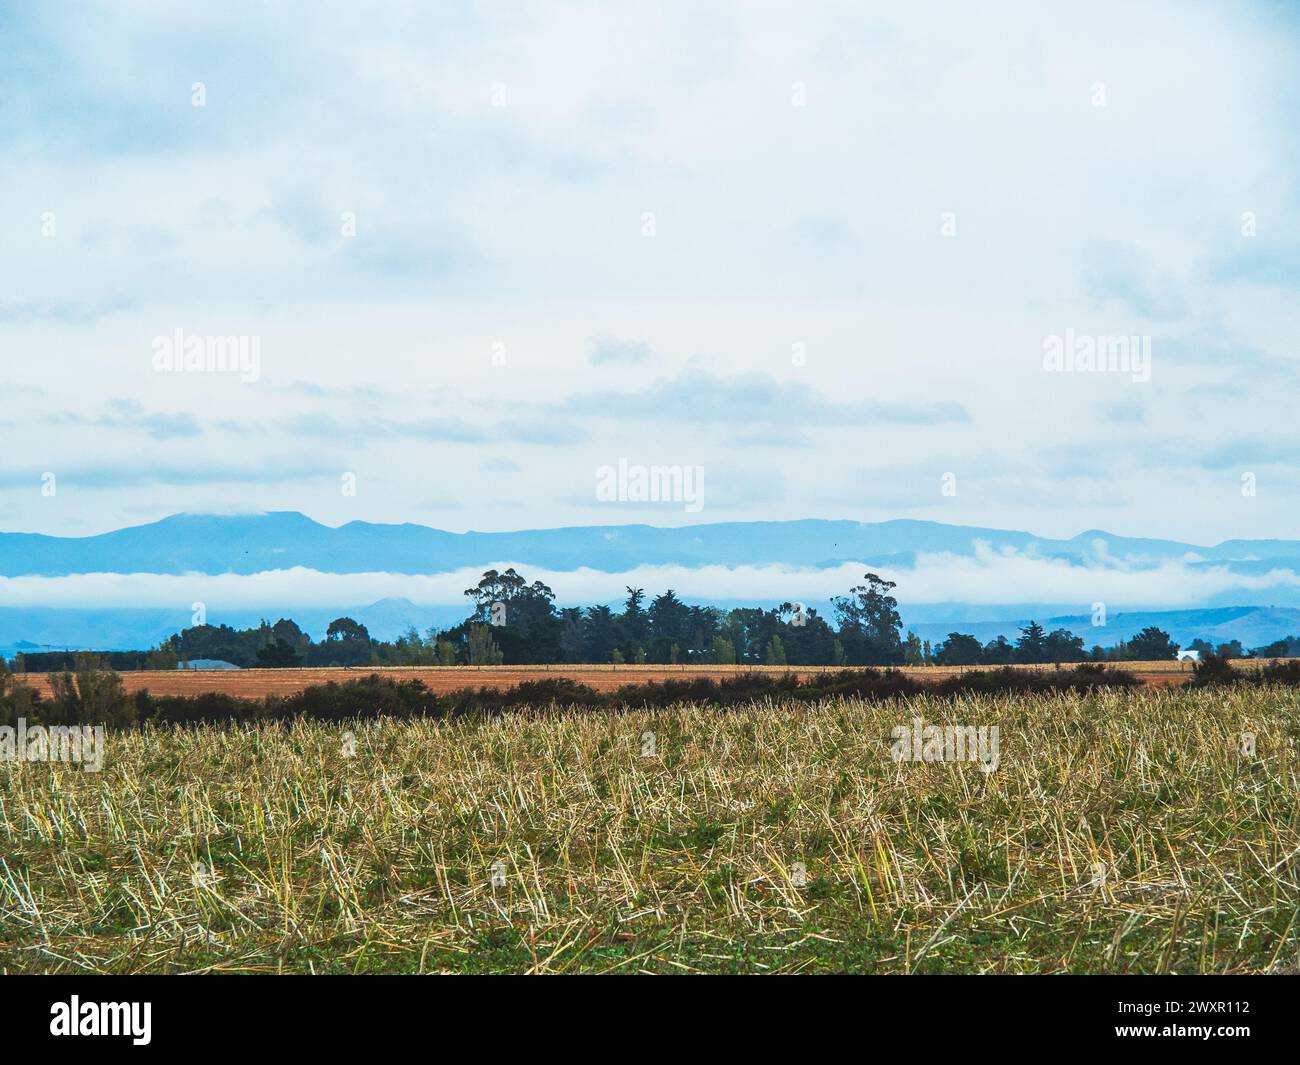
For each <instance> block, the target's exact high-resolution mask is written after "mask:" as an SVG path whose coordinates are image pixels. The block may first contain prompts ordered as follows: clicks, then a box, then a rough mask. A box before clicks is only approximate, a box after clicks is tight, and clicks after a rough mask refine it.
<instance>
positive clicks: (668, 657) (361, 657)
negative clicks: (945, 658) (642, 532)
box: [149, 569, 919, 668]
mask: <svg viewBox="0 0 1300 1065" xmlns="http://www.w3.org/2000/svg"><path fill="white" fill-rule="evenodd" d="M893 588H894V584H893V582H892V581H886V580H884V579H882V578H881V577H878V576H877V575H876V574H874V573H868V574H866V575H865V577H864V583H863V584H861V585H857V586H855V587H853V588H851V589H850V590H849V594H848V595H846V596H842V597H840V598H837V599H835V600H833V603H834V613H835V626H834V627H832V625H831V624H830V622H828V621H827V620H826V619H825V618H823V617H822V616H821V615H819V614H818V612H817V611H816V610H815V609H812V608H807V609H805V608H804V607H803V606H801V605H800V604H797V603H783V604H781V605H780V606H778V607H775V608H773V609H770V610H763V609H761V608H756V607H755V608H738V609H732V610H723V609H720V608H718V607H711V606H690V605H687V604H686V603H683V602H682V601H681V599H679V598H678V596H677V594H676V592H674V591H673V590H672V589H669V590H668V591H666V592H663V593H662V594H661V595H658V596H654V597H653V598H651V597H648V596H647V594H646V592H645V590H644V589H642V588H628V589H627V597H626V598H625V599H624V601H623V603H622V609H621V610H615V609H611V608H610V607H609V606H594V607H588V608H586V609H583V608H581V607H566V608H563V609H557V608H556V606H555V593H554V592H553V591H552V590H551V589H550V588H549V587H547V586H546V585H545V584H543V583H542V582H541V581H533V582H532V583H529V582H528V581H527V580H526V579H525V578H524V577H523V576H521V575H520V574H519V573H517V572H516V571H515V570H514V569H507V570H505V571H504V572H498V571H496V570H488V571H487V572H486V573H484V574H483V577H482V579H481V580H480V581H479V582H478V584H476V585H475V586H474V587H473V588H467V589H466V590H465V595H466V596H467V597H468V599H469V600H470V604H471V606H470V613H469V616H468V617H467V618H466V619H465V620H464V621H463V622H461V623H460V624H459V625H456V626H453V627H452V628H449V629H444V630H441V631H439V630H437V629H429V630H428V631H427V632H425V633H423V634H421V633H420V632H419V631H418V630H416V629H415V628H414V627H412V628H410V629H408V630H407V631H406V632H405V633H404V634H403V635H402V636H400V637H399V638H398V639H396V640H393V641H382V640H376V639H375V638H373V637H372V636H371V635H370V633H369V632H368V631H367V630H366V627H365V626H364V625H362V624H360V623H359V622H357V621H356V620H354V619H352V618H338V619H337V620H335V621H333V622H331V624H330V626H329V630H328V632H327V633H326V637H325V639H324V640H323V641H320V642H319V643H317V642H314V641H313V640H312V639H311V637H310V636H308V635H307V633H305V632H303V631H302V629H301V628H299V626H298V625H297V624H296V623H295V622H293V621H291V620H288V619H285V618H282V619H281V620H279V621H277V622H276V623H275V624H270V623H269V622H265V621H264V622H263V623H262V624H261V625H260V626H258V627H257V628H253V629H243V630H237V629H233V628H231V627H229V626H227V625H220V626H214V625H201V626H196V627H194V628H189V629H185V630H184V631H182V632H180V633H178V634H177V635H175V636H173V637H171V639H170V640H168V641H167V642H166V643H164V644H163V645H162V647H160V648H159V649H157V650H156V651H154V652H150V654H149V661H150V662H151V663H152V664H153V665H152V668H174V666H175V665H176V664H178V663H184V662H192V661H195V660H198V659H219V660H222V661H226V662H231V663H233V664H234V665H237V666H245V667H248V666H261V667H276V666H279V667H286V666H370V665H407V666H418V665H456V664H468V665H498V664H507V665H525V664H534V663H537V664H540V663H547V662H556V663H559V662H602V663H603V662H613V663H615V664H618V663H622V662H628V663H633V662H634V663H656V664H659V663H662V664H673V665H675V664H678V663H717V664H722V665H732V664H736V665H745V664H767V665H778V666H779V665H791V666H796V665H832V666H833V665H878V666H886V665H897V664H901V663H903V662H905V661H910V660H911V656H910V653H909V646H908V645H906V644H904V642H903V640H902V638H901V636H900V632H901V629H902V619H901V618H900V616H899V613H898V601H897V600H896V599H895V598H894V597H893V596H892V595H891V594H890V592H891V591H892V590H893ZM913 639H914V638H913ZM917 646H918V647H919V643H918V644H917Z"/></svg>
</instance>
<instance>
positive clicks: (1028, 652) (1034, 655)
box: [1016, 621, 1047, 662]
mask: <svg viewBox="0 0 1300 1065" xmlns="http://www.w3.org/2000/svg"><path fill="white" fill-rule="evenodd" d="M1046 638H1047V633H1046V632H1044V631H1043V626H1041V625H1040V624H1038V622H1036V621H1031V622H1030V623H1029V624H1028V625H1026V626H1025V627H1024V628H1023V629H1021V630H1020V639H1018V640H1016V661H1017V662H1045V661H1047V659H1046V657H1045V654H1044V650H1043V642H1044V640H1045V639H1046Z"/></svg>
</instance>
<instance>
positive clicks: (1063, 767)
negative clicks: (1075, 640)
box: [0, 688, 1300, 973]
mask: <svg viewBox="0 0 1300 1065" xmlns="http://www.w3.org/2000/svg"><path fill="white" fill-rule="evenodd" d="M917 717H919V718H922V719H923V720H924V722H925V723H926V724H938V725H942V724H945V723H947V724H958V725H970V726H979V725H986V726H993V725H996V726H998V728H999V730H1000V760H999V765H998V768H997V769H996V770H995V771H993V772H988V773H986V772H983V771H982V770H981V767H980V765H979V764H978V763H973V762H961V763H951V762H949V763H944V762H938V763H926V762H896V761H894V760H892V759H891V757H890V746H891V730H892V729H894V728H895V727H896V726H900V725H902V726H910V725H911V723H912V721H913V719H914V718H917ZM351 732H352V734H351V735H349V729H348V726H346V725H344V726H341V727H334V726H330V725H324V724H319V723H306V722H299V723H297V724H293V725H259V726H256V727H251V728H248V729H239V728H230V729H222V728H210V727H203V728H191V729H176V730H161V731H159V730H151V729H146V730H143V731H138V732H137V731H128V732H122V733H120V734H111V735H110V736H109V737H108V755H107V761H106V764H105V768H104V770H103V772H102V773H99V774H94V773H86V772H82V771H81V770H80V769H79V768H76V767H73V766H66V765H49V764H39V763H32V764H25V765H24V764H14V763H4V764H0V971H4V972H8V973H13V972H33V971H40V972H159V971H162V972H209V971H217V972H231V973H236V972H483V971H489V972H533V973H541V972H624V973H627V972H638V971H649V972H662V973H669V972H699V971H715V972H716V971H722V972H735V971H746V972H818V971H845V970H848V971H866V972H887V973H914V972H1117V973H1154V972H1177V973H1246V972H1276V971H1282V970H1284V969H1290V968H1293V967H1294V966H1295V964H1296V955H1297V912H1298V904H1300V884H1297V876H1298V875H1300V816H1298V813H1297V796H1298V795H1300V778H1298V775H1297V768H1298V760H1297V752H1296V744H1297V741H1300V694H1298V693H1297V692H1296V690H1295V689H1282V688H1277V689H1274V688H1252V689H1230V690H1226V691H1223V690H1220V691H1194V690H1178V689H1162V690H1146V691H1138V692H1118V691H1112V692H1099V693H1096V694H1089V695H1061V696H1046V697H1025V696H1010V697H989V696H981V697H972V698H961V699H957V700H936V699H931V698H929V697H919V698H917V699H915V700H911V701H907V702H895V701H891V702H886V703H867V702H863V701H858V700H830V701H828V702H825V703H822V704H818V705H814V706H798V705H781V704H779V703H766V704H760V705H756V706H752V707H746V708H744V709H740V710H733V711H729V712H718V711H716V710H711V709H709V708H706V707H694V706H681V707H675V708H671V709H668V710H661V711H629V712H626V713H616V714H578V713H572V712H562V711H556V710H554V709H551V710H543V709H539V710H537V711H535V712H531V713H517V714H508V715H504V716H502V717H499V718H496V719H493V720H473V719H470V720H452V721H404V722H391V721H377V722H369V723H363V724H358V725H355V726H352V729H351ZM1243 734H1249V735H1250V736H1251V737H1253V740H1252V742H1253V744H1254V747H1253V753H1244V750H1245V748H1247V747H1248V746H1249V744H1247V743H1246V741H1245V740H1244V738H1243Z"/></svg>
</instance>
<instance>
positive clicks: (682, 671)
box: [19, 660, 1259, 699]
mask: <svg viewBox="0 0 1300 1065" xmlns="http://www.w3.org/2000/svg"><path fill="white" fill-rule="evenodd" d="M1249 664H1250V665H1252V666H1254V665H1258V664H1259V663H1258V661H1256V660H1251V662H1250V663H1249ZM1118 665H1119V667H1120V668H1122V669H1124V670H1126V671H1127V672H1131V673H1134V674H1136V675H1137V676H1138V677H1139V678H1140V679H1141V680H1142V681H1143V683H1145V684H1146V685H1148V686H1154V687H1163V686H1166V685H1170V684H1181V683H1182V682H1183V681H1185V680H1187V679H1188V678H1189V677H1191V675H1192V669H1191V666H1190V665H1189V664H1188V663H1184V662H1172V661H1171V662H1121V663H1118ZM840 668H841V667H838V666H753V665H746V666H743V667H737V666H651V665H646V666H638V665H621V666H617V667H616V666H607V665H606V666H602V665H555V666H357V667H355V668H341V667H331V668H324V669H241V670H140V671H126V672H123V673H122V674H121V677H122V682H123V685H124V687H125V688H126V690H127V692H128V693H131V694H134V693H135V692H137V691H141V690H148V691H149V692H151V693H152V694H154V695H199V694H202V693H204V692H224V693H225V694H227V695H237V696H243V697H245V698H249V699H260V698H264V697H265V696H267V695H293V694H295V693H297V692H300V691H303V690H304V689H306V688H308V687H311V686H313V685H317V684H327V683H328V682H330V681H336V682H338V683H345V682H347V681H350V680H356V679H357V678H359V677H367V676H370V675H371V674H372V673H377V674H379V675H380V676H384V677H392V678H393V679H395V680H410V679H413V678H418V679H419V680H420V681H422V682H423V683H424V684H425V685H426V686H427V687H428V688H429V689H430V690H431V691H433V692H436V693H438V694H445V693H446V692H451V691H458V690H461V689H464V688H479V687H484V686H486V687H489V688H512V687H514V686H515V685H516V684H519V683H520V682H521V681H525V680H539V679H542V678H545V677H566V678H569V679H572V680H576V681H579V682H580V683H582V684H586V685H589V686H590V687H592V688H595V689H596V690H597V691H614V690H615V689H617V688H619V687H622V686H623V685H625V684H645V683H646V682H647V681H664V680H682V679H683V678H686V679H690V678H693V677H711V678H713V679H715V680H721V679H723V678H725V677H734V676H735V675H736V674H737V673H771V674H778V675H779V674H783V673H794V674H796V675H798V676H800V677H810V676H814V675H816V674H818V673H826V672H836V671H838V670H839V669H840ZM900 668H901V671H902V672H903V673H906V674H908V675H909V676H913V677H917V678H919V679H929V680H940V679H942V678H944V677H951V676H955V675H957V674H959V673H962V672H971V671H972V670H980V669H995V668H998V667H995V666H903V667H900ZM1014 668H1017V669H1040V670H1050V669H1052V668H1053V667H1052V666H1050V665H1048V666H1016V667H1014ZM19 679H20V680H21V681H22V682H23V683H26V684H30V685H31V686H33V687H35V688H38V689H40V691H41V692H42V693H43V694H45V695H50V694H51V691H52V689H51V687H50V674H48V673H28V674H20V675H19Z"/></svg>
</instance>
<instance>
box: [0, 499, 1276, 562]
mask: <svg viewBox="0 0 1300 1065" xmlns="http://www.w3.org/2000/svg"><path fill="white" fill-rule="evenodd" d="M977 541H979V542H982V543H985V544H988V545H989V547H991V548H992V550H994V551H1003V550H1006V549H1012V550H1015V551H1021V552H1024V551H1033V552H1035V553H1036V554H1037V555H1038V556H1039V557H1042V558H1047V559H1061V560H1066V561H1072V562H1082V561H1085V560H1088V559H1096V558H1099V557H1102V556H1103V555H1106V556H1110V557H1129V558H1134V559H1143V560H1147V561H1150V562H1159V561H1174V560H1181V559H1190V560H1191V561H1190V563H1189V564H1190V565H1203V566H1209V565H1223V564H1229V565H1230V566H1231V567H1232V569H1233V571H1234V572H1241V573H1243V574H1245V573H1258V572H1264V571H1267V570H1268V569H1272V568H1277V567H1287V568H1294V569H1296V570H1300V540H1228V541H1225V542H1224V543H1221V544H1216V545H1215V546H1213V547H1200V546H1197V545H1194V544H1186V543H1180V542H1178V541H1176V540H1149V539H1141V538H1135V537H1126V536H1113V535H1111V534H1110V533H1107V532H1102V531H1100V530H1095V529H1094V530H1089V531H1088V532H1084V533H1080V534H1079V535H1078V536H1075V537H1071V538H1070V539H1069V540H1052V539H1048V538H1045V537H1040V536H1034V535H1033V534H1032V533H1027V532H1012V531H1008V530H1005V529H986V528H980V527H977V526H969V525H945V524H943V523H941V522H934V521H913V520H910V519H903V520H897V521H883V522H856V521H823V520H818V519H807V520H803V521H760V522H719V523H716V524H711V525H686V526H681V527H679V528H670V529H662V528H656V527H654V526H651V525H586V526H574V527H571V528H561V529H532V530H525V531H522V532H502V533H480V532H465V533H450V532H443V531H442V530H440V529H431V528H429V527H427V526H424V525H411V524H405V525H376V524H371V523H369V522H363V521H353V522H348V524H346V525H342V526H339V527H338V528H332V527H331V526H328V525H321V524H320V523H319V522H315V521H313V520H312V519H311V518H308V517H307V516H305V515H303V514H299V513H296V512H276V513H271V514H256V515H239V516H213V515H194V514H178V515H175V516H173V517H170V518H164V519H163V520H161V521H157V522H153V523H152V524H149V525H137V526H133V527H131V528H126V529H118V530H116V531H114V532H109V533H102V534H100V535H98V536H86V537H61V536H44V535H40V534H37V533H0V576H4V577H20V576H44V577H59V576H67V575H70V574H76V573H136V572H149V573H163V574H185V573H235V574H252V573H260V572H263V571H265V570H274V569H287V568H289V567H292V566H303V567H306V568H308V569H314V570H320V571H322V572H327V573H365V572H371V571H374V570H376V569H382V570H384V571H386V572H389V573H408V574H419V573H436V572H446V571H449V570H455V569H460V568H462V567H465V566H477V565H481V564H485V563H488V562H493V561H499V560H501V559H515V560H517V561H520V562H526V563H529V564H531V565H534V566H541V567H545V568H547V569H555V570H572V569H577V568H578V567H580V566H588V567H591V568H593V569H598V570H605V571H608V572H620V571H622V570H628V569H632V568H634V567H637V566H655V565H673V564H675V565H683V566H702V565H722V566H744V565H760V564H764V563H780V564H784V565H791V566H805V567H827V566H837V565H840V564H842V563H845V562H853V563H858V562H862V563H870V564H873V565H880V566H883V565H894V566H910V565H912V564H914V563H915V561H916V558H917V555H918V554H936V553H945V552H946V553H952V554H957V555H969V554H971V553H972V550H973V545H974V544H975V543H976V542H977Z"/></svg>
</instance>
